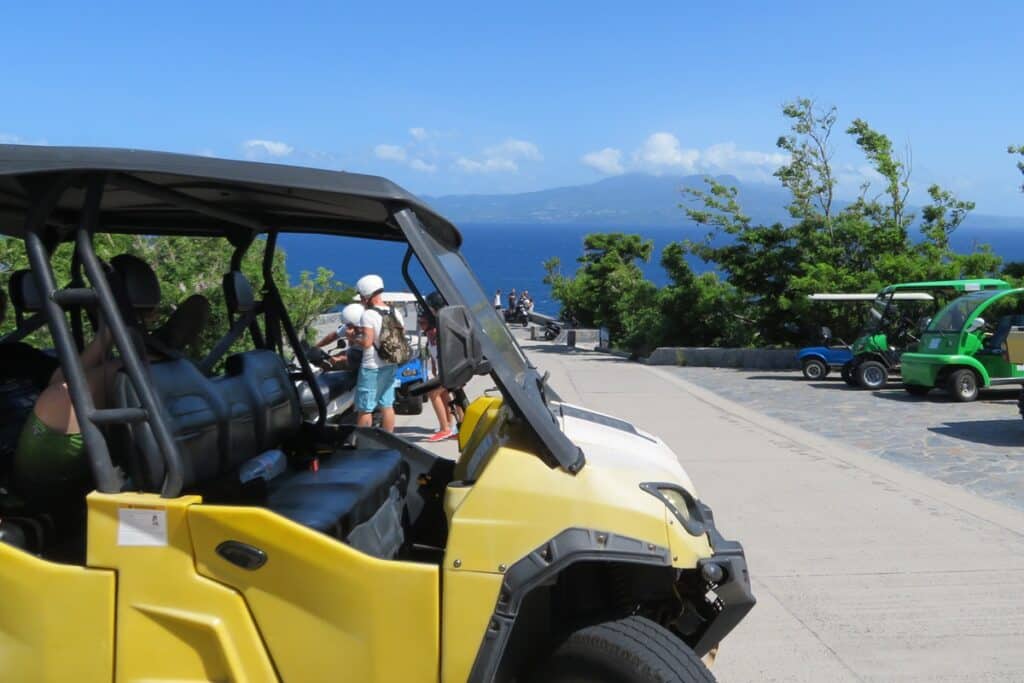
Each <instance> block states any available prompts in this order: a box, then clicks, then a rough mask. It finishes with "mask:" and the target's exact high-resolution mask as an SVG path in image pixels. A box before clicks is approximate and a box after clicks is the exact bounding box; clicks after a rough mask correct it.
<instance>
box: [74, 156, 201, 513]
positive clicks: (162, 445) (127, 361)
mask: <svg viewBox="0 0 1024 683" xmlns="http://www.w3.org/2000/svg"><path fill="white" fill-rule="evenodd" d="M105 180H106V179H105V177H104V176H103V175H102V174H98V175H93V176H90V178H89V181H88V187H87V189H86V195H85V205H84V206H83V208H82V225H81V226H79V228H78V231H77V234H76V235H75V242H76V245H77V247H78V251H79V256H80V258H81V259H82V266H83V268H84V270H85V275H86V277H88V278H89V282H90V283H92V287H93V289H94V290H95V291H96V296H97V299H98V300H99V304H100V309H101V310H102V312H103V316H104V318H105V319H106V321H107V325H109V326H110V332H111V334H112V335H113V337H114V344H115V345H116V346H117V350H118V351H120V353H121V363H122V364H123V366H124V370H125V372H126V373H127V375H128V378H129V380H130V381H131V383H132V387H133V388H134V389H135V393H136V395H137V396H138V398H139V402H140V403H141V404H142V408H143V410H145V411H146V413H147V414H148V422H149V427H150V429H151V430H152V432H153V438H154V440H155V441H156V444H157V447H158V448H159V449H160V452H161V453H162V454H163V457H164V468H165V471H166V472H165V475H164V482H163V486H162V487H161V490H160V495H161V496H163V497H164V498H174V497H176V496H178V495H180V494H181V491H182V488H184V484H185V471H184V467H183V466H182V462H181V455H180V454H179V453H178V446H177V444H176V443H175V441H174V437H173V436H172V435H171V431H170V429H168V427H167V424H166V423H165V422H164V419H163V414H164V413H163V410H162V409H161V405H160V401H159V399H158V398H157V395H156V392H154V391H153V387H152V386H150V384H149V383H148V382H147V381H146V380H147V379H148V372H147V370H146V367H145V364H144V363H143V361H142V358H141V357H140V354H139V349H138V348H137V347H136V345H135V343H134V342H133V340H132V337H131V335H130V333H129V330H128V327H127V326H126V325H125V324H124V320H123V318H122V316H121V311H120V310H119V306H118V304H117V302H116V301H115V299H114V293H113V291H112V290H111V287H110V283H109V282H107V277H106V273H104V269H103V264H102V263H100V260H99V258H98V257H97V256H96V252H95V251H93V248H92V233H93V231H95V229H96V227H97V225H98V223H99V213H100V201H101V200H102V198H103V187H104V184H105ZM54 303H56V302H54ZM76 410H77V406H76ZM93 413H94V410H93V409H92V407H91V406H90V409H89V410H88V411H86V412H84V413H78V414H79V415H81V414H85V415H87V416H88V417H89V421H90V423H91V422H92V418H93ZM101 438H102V437H101ZM103 450H104V454H105V455H106V447H105V444H104V449H103ZM106 459H107V461H108V464H109V460H110V458H109V455H108V456H107V458H106Z"/></svg>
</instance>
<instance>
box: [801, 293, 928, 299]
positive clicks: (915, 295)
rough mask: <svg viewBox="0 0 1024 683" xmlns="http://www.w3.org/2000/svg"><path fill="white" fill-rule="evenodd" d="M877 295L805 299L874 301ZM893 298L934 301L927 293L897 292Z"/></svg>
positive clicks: (838, 295)
mask: <svg viewBox="0 0 1024 683" xmlns="http://www.w3.org/2000/svg"><path fill="white" fill-rule="evenodd" d="M877 296H878V294H875V293H874V292H864V293H861V294H830V293H827V292H825V293H819V294H808V295H807V298H808V299H810V300H811V301H874V300H875V298H876V297H877ZM893 298H894V299H896V300H897V301H932V300H933V299H935V297H933V296H932V295H931V294H928V293H927V292H898V293H896V294H894V295H893Z"/></svg>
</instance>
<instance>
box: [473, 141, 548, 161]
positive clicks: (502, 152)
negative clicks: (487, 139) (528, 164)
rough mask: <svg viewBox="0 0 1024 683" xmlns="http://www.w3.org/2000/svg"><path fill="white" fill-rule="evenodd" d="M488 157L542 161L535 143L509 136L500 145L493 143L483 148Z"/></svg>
mask: <svg viewBox="0 0 1024 683" xmlns="http://www.w3.org/2000/svg"><path fill="white" fill-rule="evenodd" d="M484 155H485V156H486V157H487V158H488V159H526V160H527V161H543V159H544V157H543V156H542V155H541V153H540V150H539V149H538V148H537V145H535V144H533V143H532V142H528V141H526V140H516V139H514V138H509V139H508V140H505V142H503V143H501V144H500V145H494V146H493V147H488V148H487V149H485V150H484Z"/></svg>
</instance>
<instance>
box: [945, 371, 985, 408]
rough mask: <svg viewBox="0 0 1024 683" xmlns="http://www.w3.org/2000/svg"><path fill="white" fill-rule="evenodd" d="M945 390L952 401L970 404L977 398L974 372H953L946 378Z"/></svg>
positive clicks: (976, 383)
mask: <svg viewBox="0 0 1024 683" xmlns="http://www.w3.org/2000/svg"><path fill="white" fill-rule="evenodd" d="M946 388H947V389H949V393H950V395H951V396H952V397H953V400H954V401H959V402H960V403H970V402H971V401H973V400H974V399H976V398H978V376H977V375H975V374H974V370H967V369H961V370H954V371H953V372H951V373H949V377H947V378H946Z"/></svg>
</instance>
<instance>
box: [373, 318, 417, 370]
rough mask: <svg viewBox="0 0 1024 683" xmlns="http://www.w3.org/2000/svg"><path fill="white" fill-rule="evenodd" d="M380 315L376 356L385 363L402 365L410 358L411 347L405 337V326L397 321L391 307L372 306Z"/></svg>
mask: <svg viewBox="0 0 1024 683" xmlns="http://www.w3.org/2000/svg"><path fill="white" fill-rule="evenodd" d="M373 310H375V311H377V313H379V314H380V317H381V324H380V338H379V339H377V343H376V345H375V346H376V347H377V356H378V357H379V358H380V359H381V361H383V362H384V363H386V364H390V363H394V364H396V365H402V364H403V363H407V362H408V361H409V359H410V358H412V347H411V346H409V341H408V340H407V339H406V338H405V328H404V327H402V323H401V322H399V320H398V316H396V315H395V312H394V310H393V309H390V308H388V309H381V308H377V307H373Z"/></svg>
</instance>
